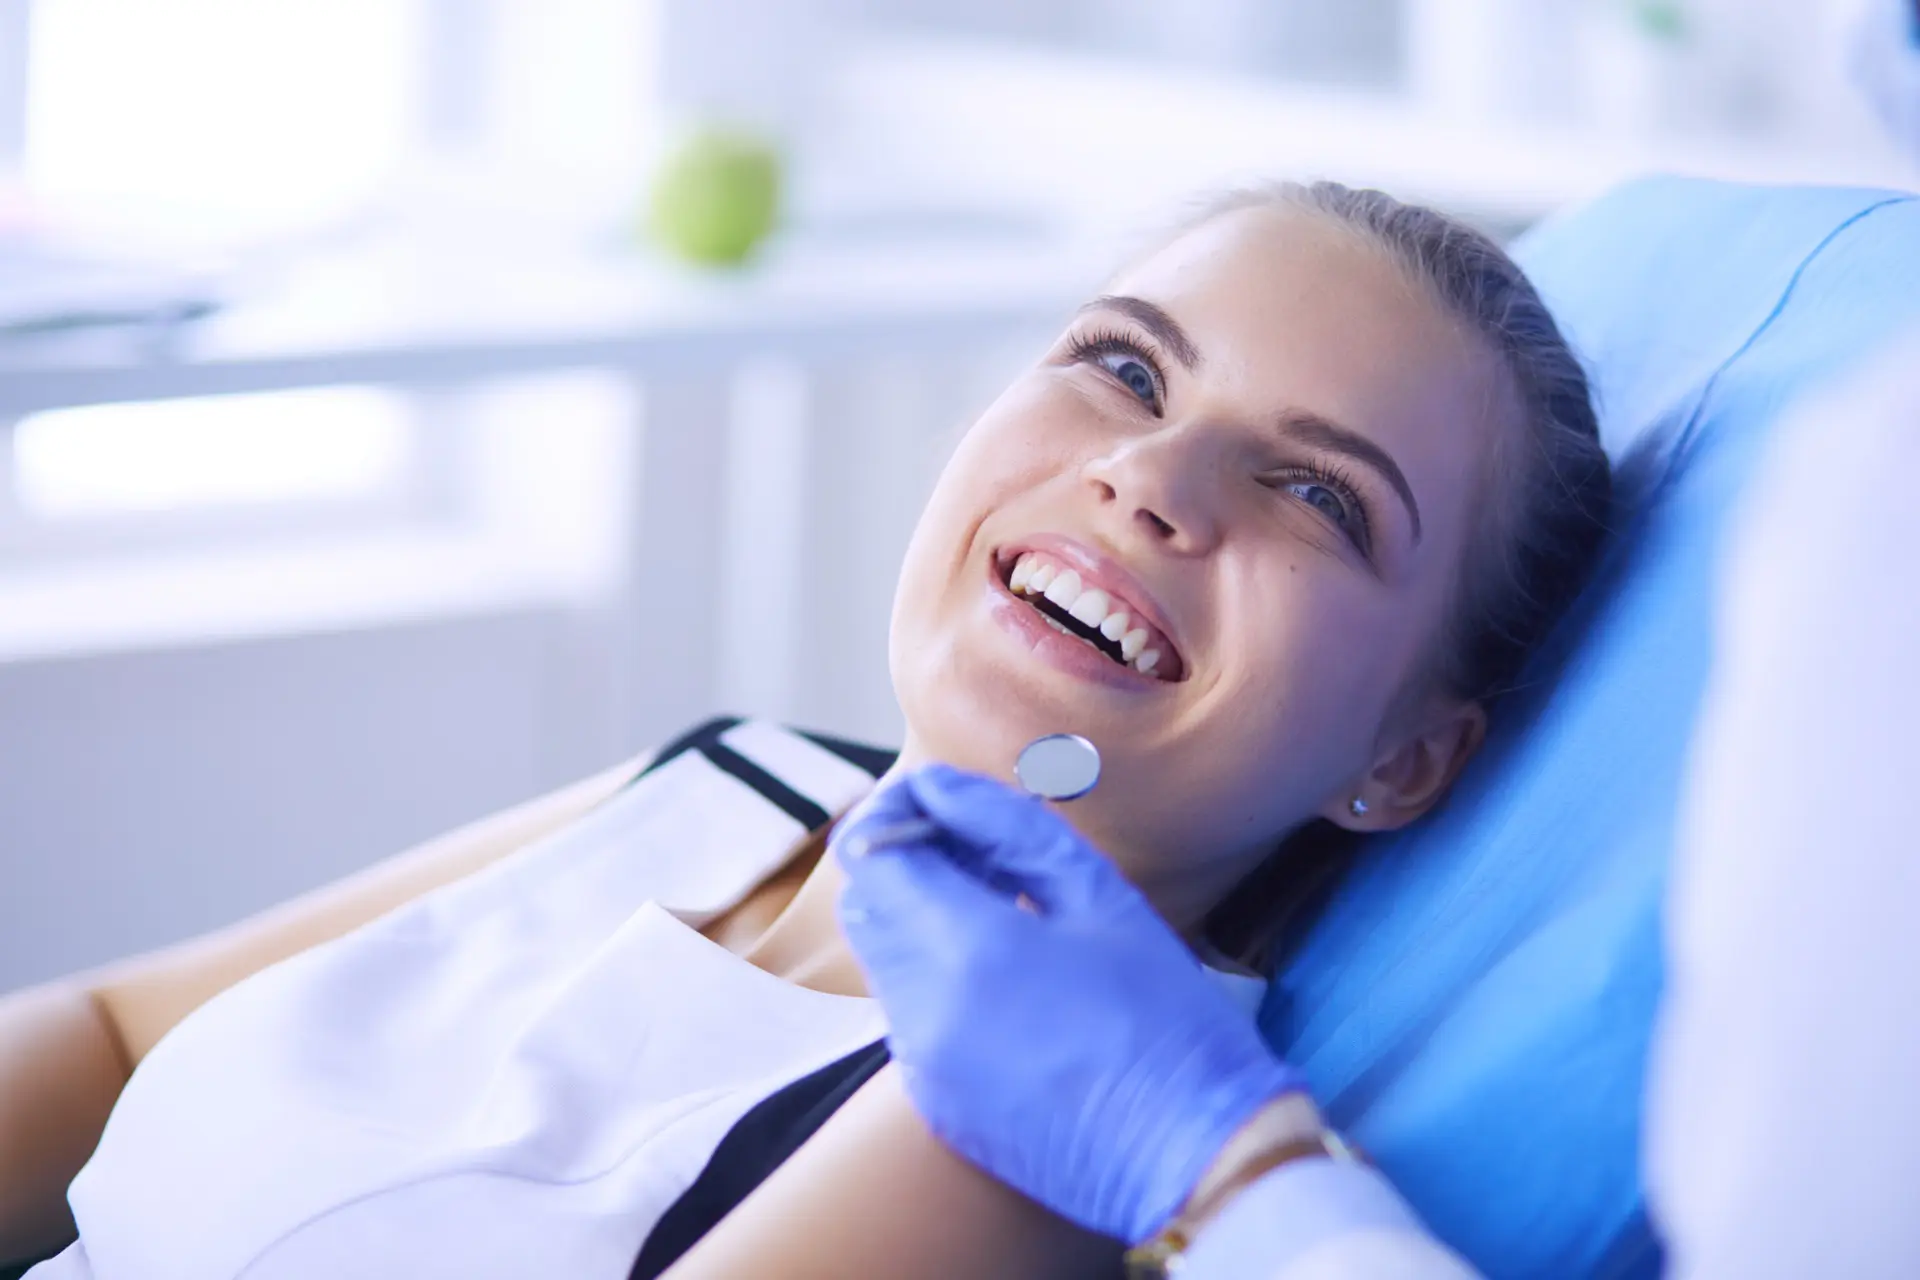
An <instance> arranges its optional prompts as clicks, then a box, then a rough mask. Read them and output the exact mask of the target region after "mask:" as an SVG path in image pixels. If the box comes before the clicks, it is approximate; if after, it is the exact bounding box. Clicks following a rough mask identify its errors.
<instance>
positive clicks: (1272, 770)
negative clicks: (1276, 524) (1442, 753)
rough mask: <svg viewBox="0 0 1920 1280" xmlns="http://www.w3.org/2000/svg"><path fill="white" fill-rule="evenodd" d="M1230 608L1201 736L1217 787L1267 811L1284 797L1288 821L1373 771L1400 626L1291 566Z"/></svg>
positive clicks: (1328, 573) (1370, 597)
mask: <svg viewBox="0 0 1920 1280" xmlns="http://www.w3.org/2000/svg"><path fill="white" fill-rule="evenodd" d="M1228 598H1230V599H1235V600H1239V601H1242V602H1245V603H1244V604H1243V607H1241V608H1237V609H1232V610H1231V611H1230V613H1229V614H1228V616H1226V617H1224V618H1223V627H1224V630H1223V635H1226V636H1229V637H1231V640H1230V641H1229V642H1228V643H1229V646H1230V648H1229V651H1228V661H1227V662H1226V663H1224V664H1223V666H1224V670H1225V675H1224V678H1223V680H1222V683H1221V686H1220V687H1219V688H1218V689H1216V690H1214V691H1212V697H1211V699H1210V701H1211V702H1212V703H1213V706H1212V708H1211V710H1210V714H1209V715H1208V717H1207V721H1206V724H1205V727H1204V733H1205V736H1207V737H1208V738H1209V739H1210V740H1211V741H1212V743H1213V744H1214V745H1213V748H1212V750H1211V751H1209V752H1206V753H1202V754H1205V755H1210V756H1211V757H1212V758H1213V759H1214V760H1216V761H1231V762H1235V763H1234V764H1232V765H1231V766H1230V767H1228V768H1225V769H1222V770H1221V772H1220V775H1219V782H1220V783H1221V784H1224V786H1225V787H1226V788H1227V789H1228V790H1229V791H1231V792H1232V793H1233V794H1235V795H1237V796H1239V797H1241V798H1242V799H1241V803H1242V805H1244V806H1248V807H1250V808H1258V809H1265V808H1267V807H1268V806H1269V804H1270V802H1273V801H1278V800H1280V799H1281V797H1285V803H1286V804H1287V805H1288V806H1290V807H1291V808H1292V810H1293V813H1294V814H1295V815H1296V816H1297V815H1298V814H1300V813H1303V812H1306V811H1310V810H1311V809H1313V808H1316V807H1317V806H1318V805H1319V803H1320V802H1321V801H1322V800H1323V799H1324V797H1325V796H1326V795H1327V794H1328V793H1329V792H1330V791H1331V790H1332V789H1334V788H1336V787H1339V786H1341V785H1344V784H1345V783H1346V782H1347V781H1348V780H1349V779H1351V778H1352V777H1353V776H1354V775H1355V774H1356V773H1357V772H1360V771H1363V770H1364V769H1365V768H1367V766H1368V765H1369V764H1370V763H1371V753H1372V751H1373V747H1374V743H1375V741H1376V739H1377V737H1378V734H1379V731H1380V726H1381V723H1382V720H1383V717H1384V716H1385V714H1386V708H1387V707H1388V705H1389V704H1390V701H1391V698H1392V695H1393V691H1394V689H1395V688H1396V687H1397V681H1398V678H1399V677H1398V672H1399V670H1400V668H1401V666H1402V665H1403V661H1404V657H1403V649H1404V645H1403V644H1402V639H1401V633H1402V630H1403V627H1404V623H1405V619H1404V618H1402V617H1399V616H1397V615H1396V614H1394V613H1393V612H1391V611H1390V610H1389V609H1388V608H1386V607H1385V603H1384V597H1381V596H1379V595H1378V593H1377V592H1376V591H1375V590H1374V589H1373V588H1372V586H1371V585H1370V584H1363V583H1359V582H1356V581H1353V580H1352V577H1351V574H1350V573H1349V572H1348V571H1347V570H1345V569H1342V568H1336V567H1333V566H1322V565H1318V564H1316V563H1314V553H1312V552H1307V551H1303V552H1300V553H1298V554H1297V555H1296V556H1295V557H1294V558H1293V559H1292V560H1290V561H1288V560H1283V561H1282V562H1281V563H1279V565H1278V566H1277V570H1276V569H1275V568H1274V567H1266V568H1265V569H1264V570H1263V571H1261V572H1257V573H1252V574H1249V575H1248V577H1247V578H1246V579H1245V580H1243V581H1242V582H1240V583H1239V584H1238V585H1237V587H1235V588H1233V589H1231V590H1230V591H1229V593H1228Z"/></svg>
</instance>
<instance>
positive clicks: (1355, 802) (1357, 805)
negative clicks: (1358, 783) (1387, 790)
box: [1347, 796, 1367, 818]
mask: <svg viewBox="0 0 1920 1280" xmlns="http://www.w3.org/2000/svg"><path fill="white" fill-rule="evenodd" d="M1347 808H1348V809H1349V810H1351V811H1352V813H1353V816H1354V817H1356V818H1364V817H1366V816H1367V802H1366V801H1365V800H1362V799H1361V798H1360V797H1359V796H1355V797H1354V798H1353V799H1352V800H1351V801H1349V802H1348V803H1347Z"/></svg>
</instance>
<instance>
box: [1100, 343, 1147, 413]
mask: <svg viewBox="0 0 1920 1280" xmlns="http://www.w3.org/2000/svg"><path fill="white" fill-rule="evenodd" d="M1100 367H1101V368H1103V369H1105V370H1106V371H1107V372H1108V373H1110V374H1112V375H1113V376H1114V378H1115V379H1117V380H1118V381H1119V383H1120V385H1121V386H1123V387H1125V388H1126V389H1127V390H1129V391H1131V392H1133V394H1134V395H1136V396H1139V397H1140V399H1141V400H1143V401H1145V402H1146V403H1147V404H1152V403H1154V401H1155V399H1156V398H1157V397H1158V396H1159V393H1160V388H1159V386H1158V385H1157V384H1156V383H1155V382H1154V380H1153V371H1152V370H1151V369H1149V368H1147V366H1145V365H1144V364H1141V363H1140V362H1139V361H1138V360H1135V359H1133V358H1131V357H1129V356H1124V355H1103V356H1101V357H1100Z"/></svg>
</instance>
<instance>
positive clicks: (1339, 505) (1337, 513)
mask: <svg viewBox="0 0 1920 1280" xmlns="http://www.w3.org/2000/svg"><path fill="white" fill-rule="evenodd" d="M1284 488H1285V489H1286V491H1287V492H1288V493H1290V494H1292V495H1293V496H1294V497H1296V498H1298V499H1300V501H1302V502H1304V503H1306V504H1307V505H1308V506H1310V507H1312V508H1313V509H1314V510H1315V511H1318V512H1319V513H1320V514H1321V515H1323V516H1325V517H1326V518H1327V519H1329V520H1331V521H1333V522H1334V523H1335V524H1336V525H1338V526H1340V527H1341V528H1342V529H1345V528H1346V527H1347V526H1348V525H1350V524H1351V523H1352V522H1353V517H1352V516H1351V515H1350V514H1349V513H1348V511H1347V504H1346V503H1345V502H1344V501H1342V500H1341V497H1340V495H1339V494H1337V493H1335V492H1334V491H1333V490H1331V489H1329V488H1327V486H1325V485H1323V484H1314V483H1313V482H1311V481H1308V480H1296V481H1292V482H1291V483H1289V484H1287V485H1285V486H1284Z"/></svg>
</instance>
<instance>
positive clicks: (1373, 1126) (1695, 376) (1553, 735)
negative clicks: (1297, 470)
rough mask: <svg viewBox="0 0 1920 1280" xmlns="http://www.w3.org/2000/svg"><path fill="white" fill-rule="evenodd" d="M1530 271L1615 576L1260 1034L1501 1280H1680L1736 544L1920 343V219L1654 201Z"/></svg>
mask: <svg viewBox="0 0 1920 1280" xmlns="http://www.w3.org/2000/svg"><path fill="white" fill-rule="evenodd" d="M1516 256H1517V257H1518V258H1519V259H1520V261H1521V263H1522V265H1523V266H1524V267H1525V268H1526V269H1527V271H1528V273H1529V275H1530V276H1531V277H1532V278H1533V280H1534V281H1535V283H1536V284H1537V285H1538V286H1539V288H1540V291H1541V293H1542V294H1543V295H1544V296H1545V298H1546V300H1547V303H1548V304H1549V306H1551V307H1552V309H1553V311H1554V314H1555V316H1556V317H1557V318H1558V320H1559V321H1560V324H1561V326H1562V327H1563V329H1564V330H1565V331H1566V333H1567V336H1568V337H1569V339H1570V340H1571V341H1572V342H1573V344H1574V346H1575V348H1576V350H1578V351H1579V352H1580V353H1581V355H1582V356H1583V358H1584V359H1585V360H1586V362H1587V364H1588V367H1589V369H1590V371H1591V373H1592V376H1593V383H1594V389H1595V392H1596V396H1597V399H1598V407H1599V410H1600V420H1601V424H1602V433H1603V436H1604V438H1605V440H1606V443H1607V447H1608V450H1609V452H1610V453H1611V454H1612V456H1613V458H1614V462H1615V466H1616V468H1617V474H1618V488H1619V497H1620V510H1619V513H1618V516H1617V518H1616V521H1615V527H1616V536H1615V540H1614V545H1613V546H1612V547H1611V549H1610V551H1609V553H1608V555H1607V558H1606V560H1605V562H1604V564H1603V566H1602V568H1601V570H1600V572H1599V574H1598V576H1597V579H1596V581H1595V582H1594V583H1593V585H1592V587H1591V588H1590V589H1589V590H1588V592H1587V593H1586V595H1585V597H1584V598H1583V600H1582V601H1581V602H1580V604H1579V605H1578V606H1577V608H1576V609H1575V611H1574V614H1573V616H1571V617H1570V618H1569V619H1568V620H1567V624H1566V625H1565V626H1564V627H1563V628H1562V630H1561V633H1560V634H1559V635H1558V636H1557V637H1556V638H1555V640H1554V642H1553V643H1552V644H1551V645H1549V646H1548V649H1547V651H1546V652H1543V653H1542V654H1541V655H1540V658H1539V660H1538V661H1537V662H1536V664H1535V667H1534V670H1533V672H1532V679H1531V681H1530V683H1529V687H1528V688H1527V689H1526V690H1524V691H1522V692H1520V693H1518V694H1515V695H1513V698H1512V700H1511V701H1510V702H1509V703H1508V704H1506V705H1505V706H1504V707H1503V708H1502V712H1501V714H1500V715H1499V716H1498V717H1496V719H1497V720H1498V721H1499V723H1498V724H1497V725H1496V727H1495V731H1494V733H1493V734H1492V736H1491V737H1490V739H1489V741H1488V743H1487V744H1486V747H1485V749H1484V750H1483V751H1482V753H1481V755H1480V757H1479V759H1478V760H1477V761H1476V762H1475V763H1474V765H1473V766H1472V768H1471V769H1470V770H1469V772H1468V774H1467V775H1466V776H1465V777H1464V778H1463V779H1462V782H1461V785H1460V787H1459V788H1458V789H1457V791H1456V793H1455V795H1454V796H1453V797H1452V798H1451V799H1450V800H1449V801H1448V802H1447V804H1446V806H1445V807H1444V809H1443V810H1442V811H1441V812H1439V813H1438V814H1436V815H1435V816H1434V818H1433V819H1432V820H1430V821H1429V822H1427V823H1425V824H1423V825H1422V826H1420V827H1419V828H1418V829H1416V830H1414V831H1410V832H1407V833H1403V834H1402V835H1400V836H1398V837H1395V838H1392V839H1390V840H1387V841H1383V842H1379V843H1377V844H1376V845H1375V846H1374V847H1372V848H1371V849H1370V850H1369V852H1368V854H1367V856H1366V858H1365V860H1364V861H1363V863H1362V864H1361V865H1360V866H1359V867H1357V868H1356V870H1355V873H1354V874H1353V875H1352V876H1350V877H1349V878H1348V879H1347V880H1346V882H1345V883H1344V884H1343V885H1342V886H1341V888H1340V890H1339V891H1338V892H1337V894H1336V895H1335V897H1334V900H1333V901H1332V903H1331V905H1330V908H1329V909H1328V910H1327V912H1326V913H1325V914H1324V915H1323V916H1321V917H1320V919H1319V920H1318V921H1317V922H1316V924H1315V926H1314V928H1313V930H1312V931H1311V932H1310V933H1309V934H1308V935H1307V937H1306V938H1305V940H1304V941H1303V943H1302V944H1301V945H1300V946H1299V947H1298V948H1297V949H1296V950H1295V951H1294V952H1293V954H1292V955H1291V957H1290V958H1289V960H1288V961H1287V962H1286V963H1285V964H1284V965H1283V967H1282V969H1281V972H1280V973H1279V974H1278V975H1277V976H1278V979H1279V980H1278V981H1277V982H1276V984H1275V988H1274V991H1273V993H1272V995H1271V997H1270V999H1269V1001H1268V1004H1267V1006H1266V1007H1265V1008H1264V1009H1263V1011H1262V1022H1263V1025H1264V1027H1265V1028H1266V1030H1267V1032H1268V1034H1269V1036H1270V1037H1271V1038H1272V1040H1273V1041H1274V1043H1275V1044H1276V1045H1278V1046H1279V1047H1280V1048H1281V1049H1282V1050H1283V1051H1284V1052H1285V1053H1286V1054H1287V1055H1288V1056H1289V1057H1290V1058H1291V1059H1292V1060H1293V1061H1294V1062H1295V1063H1297V1064H1298V1065H1299V1066H1300V1067H1301V1068H1302V1070H1304V1071H1305V1072H1306V1074H1307V1076H1308V1078H1309V1079H1310V1080H1311V1082H1312V1084H1313V1087H1314V1091H1315V1093H1316V1094H1317V1095H1318V1096H1319V1097H1320V1098H1321V1099H1322V1101H1323V1103H1324V1104H1325V1106H1326V1108H1327V1110H1328V1112H1329V1114H1330V1115H1331V1117H1332V1119H1333V1120H1334V1122H1335V1123H1337V1124H1340V1125H1342V1126H1343V1127H1345V1128H1346V1129H1347V1130H1348V1131H1349V1132H1350V1133H1351V1134H1352V1135H1353V1136H1354V1137H1355V1138H1356V1139H1357V1140H1358V1141H1359V1142H1360V1144H1361V1145H1362V1146H1363V1147H1365V1148H1366V1149H1367V1150H1368V1152H1369V1153H1370V1154H1371V1155H1372V1156H1373V1157H1374V1158H1375V1159H1376V1160H1377V1161H1378V1163H1379V1164H1380V1165H1381V1167H1382V1168H1383V1169H1384V1170H1385V1171H1386V1172H1387V1174H1388V1176H1389V1177H1390V1178H1391V1179H1392V1180H1393V1182H1394V1184H1395V1185H1396V1186H1397V1187H1399V1189H1400V1190H1401V1191H1402V1192H1403V1193H1404V1194H1405V1195H1406V1196H1407V1198H1408V1199H1409V1200H1410V1201H1411V1202H1412V1204H1413V1206H1414V1207H1415V1208H1416V1209H1417V1210H1418V1211H1419V1212H1420V1214H1421V1215H1422V1217H1423V1218H1424V1219H1425V1221H1426V1222H1427V1224H1428V1225H1429V1226H1430V1227H1431V1228H1432V1229H1433V1230H1434V1231H1435V1232H1436V1233H1438V1234H1439V1235H1440V1236H1441V1238H1443V1239H1444V1240H1446V1241H1447V1242H1448V1243H1449V1244H1451V1245H1452V1246H1453V1247H1454V1248H1455V1249H1457V1250H1459V1251H1460V1252H1461V1253H1462V1254H1463V1255H1464V1256H1466V1257H1467V1258H1468V1259H1469V1260H1471V1261H1472V1262H1473V1263H1474V1264H1475V1265H1477V1266H1478V1267H1480V1268H1481V1269H1482V1270H1484V1271H1485V1272H1486V1273H1487V1274H1489V1275H1490V1276H1495V1277H1506V1276H1516V1277H1517V1276H1529V1277H1531V1276H1552V1277H1569V1276H1637V1275H1651V1274H1656V1273H1657V1272H1658V1270H1659V1264H1660V1258H1659V1251H1658V1247H1657V1245H1656V1243H1655V1240H1654V1237H1653V1234H1652V1232H1651V1230H1650V1228H1649V1225H1648V1222H1647V1219H1646V1215H1645V1211H1644V1204H1643V1198H1642V1192H1641V1186H1640V1178H1639V1165H1638V1161H1639V1123H1640V1104H1641V1095H1642V1086H1643V1077H1644V1074H1645V1070H1646V1063H1647V1051H1648V1046H1649V1041H1650V1038H1651V1032H1652V1023H1653V1016H1654V1009H1655V1004H1656V1002H1657V1000H1658V998H1659V994H1660V988H1661V971H1662V964H1661V945H1662V940H1661V900H1662V896H1663V891H1664V887H1665V880H1666V872H1667V864H1668V860H1669V858H1670V856H1671V854H1672V852H1673V844H1674V834H1675V832H1674V819H1675V810H1676V804H1677V801H1678V799H1679V795H1680V791H1681V787H1682V783H1683V780H1684V776H1685V771H1686V752H1687V744H1688V739H1689V736H1690V731H1691V729H1692V724H1693V719H1694V713H1695V709H1696V706H1697V704H1698V702H1699V699H1700V696H1701V690H1702V686H1703V683H1704V679H1705V676H1706V672H1707V665H1708V659H1709V636H1710V618H1709V608H1710V601H1711V598H1712V585H1713V580H1714V571H1715V567H1716V565H1717V563H1718V561H1719V559H1720V550H1721V548H1720V539H1721V534H1722V530H1723V528H1725V527H1726V526H1727V516H1728V514H1729V511H1730V508H1732V507H1733V506H1734V505H1735V504H1736V503H1737V501H1738V499H1739V498H1740V496H1741V492H1742V489H1743V486H1744V485H1745V482H1746V479H1747V477H1748V475H1749V474H1750V472H1751V471H1752V469H1753V463H1754V461H1755V459H1756V457H1757V455H1759V453H1760V452H1761V451H1762V450H1763V448H1764V447H1765V446H1766V444H1767V443H1768V439H1769V437H1770V435H1771V434H1772V433H1773V429H1774V426H1775V423H1776V422H1777V421H1778V420H1779V418H1780V417H1781V411H1782V409H1783V408H1784V407H1785V406H1786V405H1787V404H1788V402H1789V401H1790V400H1791V399H1792V398H1793V397H1795V396H1796V395H1798V394H1799V393H1800V392H1802V391H1803V390H1807V389H1810V388H1813V387H1815V386H1817V385H1818V384H1819V383H1821V382H1822V381H1823V380H1824V379H1826V378H1827V377H1829V376H1830V375H1832V374H1833V373H1836V372H1838V371H1840V370H1841V369H1843V368H1844V367H1846V366H1847V365H1849V364H1850V363H1852V362H1853V361H1855V360H1857V359H1858V358H1859V357H1860V356H1862V355H1864V354H1865V353H1866V352H1868V351H1869V350H1871V349H1872V348H1873V347H1875V346H1876V345H1877V344H1879V343H1881V342H1882V341H1884V340H1886V339H1888V338H1890V337H1892V336H1893V335H1894V334H1896V333H1898V332H1900V331H1901V330H1903V329H1907V328H1910V327H1913V326H1916V325H1920V197H1916V196H1913V195H1908V194H1902V193H1893V192H1880V191H1861V190H1847V189H1836V188H1778V189H1769V188H1754V187H1739V186H1729V185H1722V184H1716V183H1708V182H1700V181H1689V180H1682V179H1652V180H1647V181H1643V182H1639V183H1634V184H1631V185H1629V186H1626V187H1624V188H1621V189H1619V190H1617V191H1615V192H1614V193H1612V194H1610V195H1608V196H1606V197H1604V198H1602V199H1600V200H1599V201H1597V202H1595V203H1593V204H1591V205H1588V206H1586V207H1584V208H1581V209H1579V210H1576V211H1574V212H1571V213H1569V214H1566V215H1564V216H1562V217H1560V218H1559V219H1557V220H1555V221H1552V222H1550V223H1548V224H1545V225H1543V226H1541V227H1539V228H1537V229H1535V230H1534V231H1533V232H1531V233H1529V234H1528V235H1527V236H1526V237H1525V238H1524V239H1523V240H1522V241H1521V243H1520V244H1519V245H1517V246H1516Z"/></svg>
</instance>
